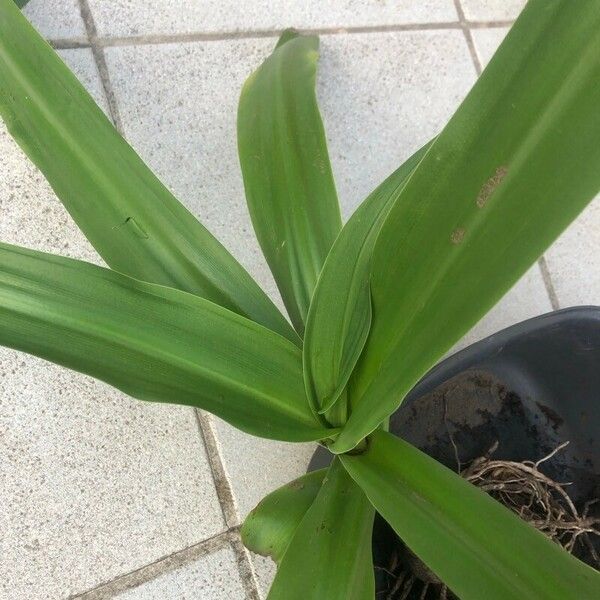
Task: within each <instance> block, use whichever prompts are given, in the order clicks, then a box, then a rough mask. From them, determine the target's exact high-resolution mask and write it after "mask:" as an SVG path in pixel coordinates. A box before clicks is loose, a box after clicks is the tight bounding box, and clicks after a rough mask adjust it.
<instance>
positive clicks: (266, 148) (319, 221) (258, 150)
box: [238, 30, 342, 333]
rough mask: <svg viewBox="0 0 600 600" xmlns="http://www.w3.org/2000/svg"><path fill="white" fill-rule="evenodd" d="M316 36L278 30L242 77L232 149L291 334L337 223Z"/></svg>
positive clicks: (302, 319) (303, 318) (299, 324)
mask: <svg viewBox="0 0 600 600" xmlns="http://www.w3.org/2000/svg"><path fill="white" fill-rule="evenodd" d="M318 47H319V40H318V38H317V37H315V36H310V37H301V36H298V35H297V34H296V33H295V32H293V31H291V30H288V31H286V32H285V33H284V34H283V35H282V37H281V39H280V41H279V43H278V44H277V47H276V48H275V50H274V51H273V53H272V54H271V55H270V56H269V57H268V58H267V59H266V60H265V62H264V63H263V64H262V65H261V66H260V67H259V69H258V70H257V71H255V72H254V73H253V74H252V75H251V76H250V77H249V78H248V80H247V81H246V84H245V85H244V88H243V90H242V94H241V96H240V103H239V109H238V146H239V154H240V162H241V165H242V173H243V176H244V186H245V189H246V198H247V201H248V208H249V210H250V215H251V217H252V223H253V224H254V230H255V231H256V235H257V237H258V240H259V242H260V245H261V247H262V249H263V253H264V255H265V257H266V259H267V262H268V263H269V266H270V267H271V271H272V272H273V275H274V276H275V280H276V281H277V285H278V286H279V291H280V292H281V295H282V297H283V301H284V303H285V305H286V307H287V310H288V312H289V314H290V317H291V319H292V322H293V323H294V326H295V327H296V329H297V330H298V332H300V333H302V332H303V331H304V323H305V321H306V315H307V313H308V307H309V305H310V299H311V297H312V293H313V289H314V287H315V284H316V282H317V278H318V276H319V272H320V271H321V267H322V266H323V263H324V262H325V258H326V257H327V253H328V252H329V249H330V248H331V245H332V244H333V241H334V240H335V238H336V236H337V234H338V233H339V231H340V229H341V226H342V222H341V217H340V210H339V206H338V202H337V195H336V191H335V184H334V181H333V175H332V173H331V166H330V164H329V156H328V154H327V143H326V140H325V132H324V131H323V123H322V121H321V116H320V114H319V108H318V106H317V99H316V94H315V79H316V74H317V59H318Z"/></svg>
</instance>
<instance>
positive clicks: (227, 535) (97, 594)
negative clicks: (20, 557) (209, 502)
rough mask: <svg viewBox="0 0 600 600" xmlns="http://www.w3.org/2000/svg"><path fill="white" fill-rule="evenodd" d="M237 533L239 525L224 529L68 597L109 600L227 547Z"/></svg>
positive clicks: (84, 599) (81, 599)
mask: <svg viewBox="0 0 600 600" xmlns="http://www.w3.org/2000/svg"><path fill="white" fill-rule="evenodd" d="M236 536H237V528H232V529H228V530H227V531H222V532H221V533H218V534H217V535H214V536H212V537H210V538H207V539H206V540H203V541H201V542H199V543H197V544H194V545H193V546H188V547H187V548H184V549H183V550H177V551H176V552H173V553H172V554H169V555H167V556H163V557H162V558H159V559H158V560H156V561H154V562H152V563H149V564H147V565H144V566H143V567H140V568H139V569H135V570H134V571H131V572H129V573H126V574H125V575H119V576H118V577H116V578H115V579H112V580H111V581H108V582H105V583H101V584H100V585H97V586H96V587H94V588H93V589H91V590H87V591H85V592H81V593H77V594H73V595H71V596H69V600H109V599H110V598H114V597H115V595H116V594H121V593H123V592H125V591H127V590H130V589H133V588H136V587H139V586H140V585H143V584H144V583H147V582H149V581H152V580H153V579H156V578H157V577H160V576H161V575H164V574H166V573H169V572H172V571H175V570H177V569H179V568H181V567H184V566H185V565H188V564H190V563H192V562H193V561H195V560H198V559H199V558H202V557H203V556H207V555H209V554H212V553H213V552H217V551H219V550H222V549H224V548H226V547H227V546H228V545H230V544H231V542H232V540H233V539H234V538H235V537H236Z"/></svg>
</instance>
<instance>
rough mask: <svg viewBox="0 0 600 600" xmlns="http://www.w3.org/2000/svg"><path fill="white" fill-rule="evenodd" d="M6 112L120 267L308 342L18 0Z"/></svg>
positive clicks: (1, 58) (3, 17)
mask: <svg viewBox="0 0 600 600" xmlns="http://www.w3.org/2000/svg"><path fill="white" fill-rule="evenodd" d="M0 116H2V118H3V119H4V121H5V122H6V125H7V127H8V129H9V131H10V133H11V134H12V135H13V137H14V138H15V139H16V140H17V142H18V143H19V145H20V146H21V147H22V148H23V150H24V151H25V152H26V153H27V154H28V155H29V157H30V158H31V159H32V160H33V162H34V163H35V164H36V165H37V166H38V167H39V169H40V170H41V171H42V173H43V174H44V175H45V177H46V179H47V180H48V182H49V183H50V185H51V186H52V188H53V189H54V191H55V192H56V195H57V196H58V197H59V199H60V200H61V202H62V203H63V204H64V205H65V207H66V209H67V210H68V211H69V213H70V214H71V216H72V217H73V219H75V221H76V222H77V224H78V225H79V227H80V228H81V230H82V231H83V233H84V234H85V235H86V237H87V238H88V239H89V240H90V242H91V243H92V245H93V246H94V247H95V248H96V250H97V251H98V252H99V254H100V255H101V256H102V258H104V260H105V261H106V262H107V263H108V265H109V266H110V267H111V268H113V269H115V270H117V271H120V272H122V273H125V274H127V275H131V276H132V277H135V278H136V279H141V280H144V281H149V282H152V283H159V284H162V285H168V286H170V287H175V288H178V289H181V290H184V291H187V292H192V293H194V294H197V295H199V296H202V297H204V298H207V299H209V300H211V301H213V302H216V303H217V304H221V305H222V306H225V307H226V308H229V309H230V310H233V311H235V312H237V313H239V314H241V315H244V316H247V317H248V318H250V319H252V320H254V321H257V322H259V323H261V324H263V325H265V326H267V327H269V328H271V329H273V330H275V331H277V332H279V333H281V334H282V335H284V336H286V337H288V338H289V339H291V340H293V341H295V343H299V340H298V339H297V336H296V335H295V333H294V332H293V330H292V328H291V327H290V325H289V324H288V322H287V321H286V320H285V318H284V317H283V315H282V314H281V313H280V312H279V311H278V310H277V309H276V307H275V306H274V305H273V304H272V302H271V301H270V300H269V299H268V298H267V296H266V295H265V294H264V292H263V291H262V290H261V289H260V288H259V286H258V284H256V283H255V282H254V280H253V279H252V278H251V277H250V276H249V275H248V273H247V272H246V271H245V270H244V269H243V268H242V267H241V265H239V263H237V261H236V260H235V259H234V258H233V257H232V256H231V255H230V254H229V253H228V252H227V251H226V250H225V248H223V246H222V245H221V244H220V243H219V242H218V241H217V240H216V239H215V238H214V237H213V236H212V235H211V234H210V233H209V232H208V231H207V230H206V229H205V228H204V227H203V226H202V225H201V224H200V223H199V222H198V221H197V220H196V219H195V218H194V217H193V216H192V214H191V213H189V212H188V210H187V209H186V208H185V207H184V206H183V205H182V204H181V203H179V202H178V201H177V200H176V199H175V198H174V196H173V195H172V194H171V193H170V192H169V190H168V189H167V188H166V187H165V186H164V185H163V184H162V183H161V182H160V181H159V180H158V179H157V177H156V176H155V175H154V174H153V173H152V171H150V169H149V168H148V167H147V166H146V165H145V164H144V162H143V161H142V160H141V159H140V157H139V156H138V155H137V154H136V153H135V152H134V150H133V149H132V148H131V147H130V146H129V145H128V144H127V142H125V140H123V138H122V137H121V136H120V135H119V133H118V132H117V131H116V130H115V128H114V127H113V126H112V124H111V123H110V121H109V120H108V119H107V117H106V116H105V115H104V113H103V112H102V111H101V110H100V108H98V106H96V104H95V102H94V101H93V99H92V98H91V97H90V95H89V94H88V93H87V92H86V90H85V89H84V87H83V86H82V85H81V84H80V83H79V81H78V80H77V78H76V77H75V76H74V75H73V74H72V73H71V72H70V71H69V69H68V68H67V67H66V65H65V64H64V63H63V62H62V61H61V59H60V58H59V57H58V56H57V54H56V53H55V52H54V51H53V50H52V49H51V48H50V46H49V45H48V44H47V43H46V42H45V41H44V40H43V39H42V38H41V37H40V36H39V34H38V33H37V32H36V31H35V30H34V28H33V27H32V26H31V25H30V24H29V23H28V22H27V19H25V17H23V16H22V15H21V13H20V12H19V11H18V10H17V8H16V6H15V4H14V3H13V2H12V1H11V0H0Z"/></svg>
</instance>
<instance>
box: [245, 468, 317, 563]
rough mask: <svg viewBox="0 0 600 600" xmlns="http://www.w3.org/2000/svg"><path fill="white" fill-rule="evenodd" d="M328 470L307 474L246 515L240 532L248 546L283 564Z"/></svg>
mask: <svg viewBox="0 0 600 600" xmlns="http://www.w3.org/2000/svg"><path fill="white" fill-rule="evenodd" d="M326 473H327V469H320V470H318V471H313V472H312V473H307V474H306V475H303V476H302V477H299V478H298V479H295V480H294V481H291V482H290V483H288V484H286V485H284V486H282V487H280V488H279V489H277V490H275V491H274V492H271V493H270V494H269V495H268V496H266V497H265V498H263V499H262V500H261V502H260V503H259V504H258V506H257V507H256V508H255V509H254V510H253V511H252V512H251V513H250V514H249V515H248V516H247V517H246V520H245V521H244V524H243V526H242V529H241V531H240V534H241V536H242V542H244V545H245V546H246V548H248V549H250V550H252V552H256V553H257V554H262V555H263V556H271V557H272V558H273V560H274V561H275V562H277V563H279V562H280V561H281V559H282V558H283V555H284V554H285V551H286V550H287V548H288V546H289V545H290V542H291V540H292V538H293V537H294V534H295V533H296V530H297V529H298V525H300V523H301V521H302V519H303V518H304V515H305V514H306V513H307V511H308V509H309V508H310V507H311V505H312V503H313V502H314V500H315V498H316V497H317V494H318V493H319V490H320V489H321V486H322V485H323V479H324V478H325V474H326Z"/></svg>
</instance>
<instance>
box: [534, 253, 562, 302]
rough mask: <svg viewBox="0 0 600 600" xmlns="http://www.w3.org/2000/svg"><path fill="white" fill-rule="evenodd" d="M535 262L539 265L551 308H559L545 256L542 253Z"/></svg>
mask: <svg viewBox="0 0 600 600" xmlns="http://www.w3.org/2000/svg"><path fill="white" fill-rule="evenodd" d="M537 262H538V266H539V267H540V271H541V272H542V280H543V281H544V286H545V287H546V292H547V294H548V298H549V299H550V304H551V305H552V310H559V309H560V303H559V301H558V295H557V293H556V288H555V287H554V283H553V281H552V275H551V274H550V269H549V268H548V263H547V262H546V257H545V256H544V255H543V254H542V256H540V258H539V259H538V261H537Z"/></svg>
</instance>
